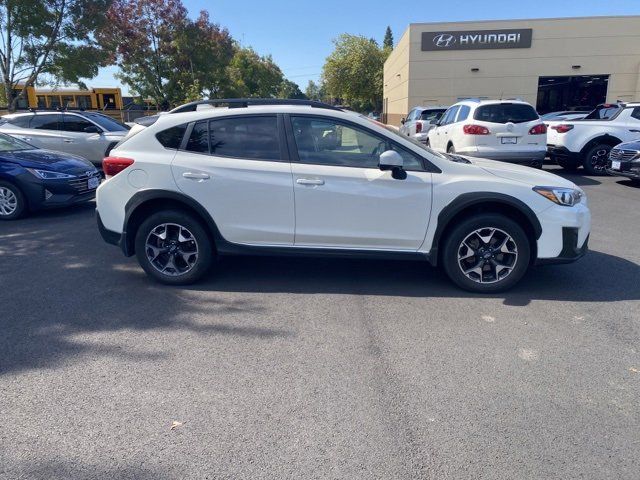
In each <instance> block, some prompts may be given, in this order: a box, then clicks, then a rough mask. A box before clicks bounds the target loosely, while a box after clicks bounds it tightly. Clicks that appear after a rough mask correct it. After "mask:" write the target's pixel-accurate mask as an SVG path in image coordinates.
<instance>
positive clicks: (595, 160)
mask: <svg viewBox="0 0 640 480" xmlns="http://www.w3.org/2000/svg"><path fill="white" fill-rule="evenodd" d="M608 160H609V150H608V149H606V148H599V149H598V150H596V151H595V152H593V154H592V155H591V157H590V158H589V162H590V163H591V166H592V167H593V169H594V170H595V171H597V172H604V171H605V168H606V167H607V162H608Z"/></svg>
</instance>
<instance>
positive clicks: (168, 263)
mask: <svg viewBox="0 0 640 480" xmlns="http://www.w3.org/2000/svg"><path fill="white" fill-rule="evenodd" d="M145 248H146V255H147V259H148V260H149V263H150V264H151V265H152V266H153V267H154V268H155V269H156V270H158V271H159V272H160V273H162V274H164V275H168V276H172V277H176V276H180V275H184V274H185V273H187V272H189V271H191V269H192V268H193V267H194V266H195V265H196V263H197V262H198V242H197V241H196V239H195V237H194V236H193V234H192V233H191V232H190V231H189V229H187V228H186V227H184V226H182V225H178V224H175V223H164V224H162V225H158V226H157V227H155V228H153V229H151V231H150V232H149V235H147V240H146V244H145Z"/></svg>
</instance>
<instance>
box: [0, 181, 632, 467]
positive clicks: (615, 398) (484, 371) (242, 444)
mask: <svg viewBox="0 0 640 480" xmlns="http://www.w3.org/2000/svg"><path fill="white" fill-rule="evenodd" d="M553 171H556V172H557V170H553ZM567 178H570V179H571V180H573V181H575V182H576V183H578V184H579V185H581V186H582V188H584V189H585V190H586V192H587V194H588V196H589V201H590V206H591V209H592V214H593V231H592V235H591V242H590V246H591V252H590V253H589V254H588V256H587V257H585V258H584V259H582V260H581V261H579V262H578V263H575V264H571V265H565V266H548V267H540V268H536V269H534V270H533V271H531V272H530V273H529V274H528V275H527V276H526V277H525V279H524V280H523V281H522V282H521V283H520V284H519V285H518V286H517V287H516V288H515V289H514V290H512V291H511V292H509V293H506V294H500V295H491V296H481V295H474V294H467V293H465V292H462V291H460V290H458V289H457V288H455V287H454V286H452V284H450V283H449V282H448V281H447V280H446V278H445V277H444V275H443V274H441V273H440V272H438V271H437V270H435V269H433V268H431V267H429V266H428V265H426V264H421V263H411V262H407V263H398V262H384V261H350V260H337V259H331V260H328V259H291V258H249V257H246V258H240V257H238V258H225V259H223V260H222V261H220V262H219V263H218V264H217V265H216V271H215V272H213V273H212V274H211V275H210V276H209V277H208V278H207V279H206V281H205V282H203V283H200V284H198V285H195V286H192V287H188V288H171V287H164V286H161V285H158V284H155V283H153V282H152V281H151V280H150V279H148V278H147V277H146V276H145V275H144V273H143V272H142V270H141V269H140V268H139V267H138V265H137V263H136V261H135V259H126V258H124V257H123V256H122V254H121V252H120V251H119V250H118V249H117V248H115V247H112V246H109V245H107V244H105V243H103V241H102V239H101V238H100V237H99V234H98V231H97V229H96V226H95V221H94V212H93V208H94V205H93V204H89V205H87V206H84V207H79V208H73V209H66V210H61V211H55V212H44V213H39V214H36V215H34V216H32V217H30V218H27V219H24V220H20V221H16V222H12V223H2V224H0V301H1V305H2V312H1V314H0V332H1V335H0V418H1V419H2V426H1V427H0V478H7V479H16V478H42V479H57V478H61V479H62V478H73V479H94V478H96V479H97V478H119V479H121V478H131V479H183V478H212V479H213V478H216V479H217V478H238V479H244V478H252V479H253V478H345V479H359V478H362V479H370V478H385V479H390V478H398V479H408V478H426V479H429V478H433V479H463V478H474V479H477V478H488V479H494V478H495V479H513V478H518V479H542V478H544V479H550V478H558V479H574V478H575V479H578V478H580V479H637V478H638V472H640V435H639V433H638V432H640V402H639V398H640V352H639V349H640V248H639V245H640V244H639V242H640V188H636V187H633V186H631V184H630V183H629V182H627V181H625V180H622V179H619V178H611V177H607V178H595V177H594V178H589V177H583V176H581V175H571V176H567ZM174 422H175V423H174Z"/></svg>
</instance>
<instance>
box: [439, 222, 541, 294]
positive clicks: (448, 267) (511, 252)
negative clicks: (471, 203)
mask: <svg viewBox="0 0 640 480" xmlns="http://www.w3.org/2000/svg"><path fill="white" fill-rule="evenodd" d="M492 230H493V232H492ZM477 231H480V232H481V233H482V236H483V237H484V238H488V237H487V235H485V234H491V238H489V241H488V243H483V242H482V241H481V238H480V236H479V235H478V236H477V241H476V237H475V235H476V234H475V233H474V232H477ZM507 237H508V238H507ZM465 240H466V241H467V244H469V245H471V246H473V247H477V250H475V251H474V250H473V249H472V248H470V247H468V246H467V245H466V244H463V242H464V241H465ZM503 241H504V242H505V243H504V248H505V249H506V250H504V252H505V253H501V251H500V250H499V249H497V248H498V247H500V246H501V244H502V242H503ZM465 249H466V250H465ZM471 252H475V253H474V255H473V257H469V258H467V259H459V256H460V255H462V256H465V255H468V254H470V253H471ZM530 258H531V246H530V245H529V239H528V238H527V235H526V234H525V232H524V230H523V229H522V228H521V227H520V225H518V224H517V223H516V222H514V221H513V220H511V219H510V218H507V217H505V216H503V215H500V214H493V213H484V214H478V215H474V216H472V217H469V218H466V219H464V220H462V221H461V222H460V223H459V224H457V225H456V226H455V227H454V228H453V230H451V231H450V232H449V234H448V235H447V237H446V238H445V239H444V248H443V249H442V266H443V268H444V271H445V272H446V274H447V276H448V277H449V278H450V279H451V280H452V281H453V282H454V283H455V284H456V285H458V286H459V287H460V288H463V289H464V290H468V291H470V292H477V293H495V292H503V291H505V290H508V289H510V288H512V287H513V286H514V285H516V284H517V283H518V281H520V279H521V278H522V276H523V275H524V274H525V273H526V271H527V269H528V268H529V260H530ZM498 263H500V264H502V265H501V266H496V264H498ZM463 265H464V266H465V267H466V268H468V269H467V272H468V275H467V274H465V273H464V272H463ZM476 269H479V270H480V274H478V273H477V271H471V270H476ZM471 277H473V278H471ZM480 280H483V281H484V282H485V283H480Z"/></svg>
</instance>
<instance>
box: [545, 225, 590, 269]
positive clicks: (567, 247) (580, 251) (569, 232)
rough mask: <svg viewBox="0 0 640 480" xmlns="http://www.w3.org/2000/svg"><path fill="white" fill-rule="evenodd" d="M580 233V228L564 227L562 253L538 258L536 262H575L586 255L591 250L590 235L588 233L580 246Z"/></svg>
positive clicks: (549, 263) (554, 263)
mask: <svg viewBox="0 0 640 480" xmlns="http://www.w3.org/2000/svg"><path fill="white" fill-rule="evenodd" d="M579 235H580V231H579V229H578V228H573V227H564V228H563V229H562V250H561V251H560V255H558V256H557V257H553V258H538V259H537V260H536V262H535V264H536V265H557V264H561V263H571V262H575V261H576V260H579V259H580V258H582V257H584V256H585V255H586V253H587V251H588V250H589V235H587V238H586V239H585V240H584V242H583V243H582V246H578V238H579Z"/></svg>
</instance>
